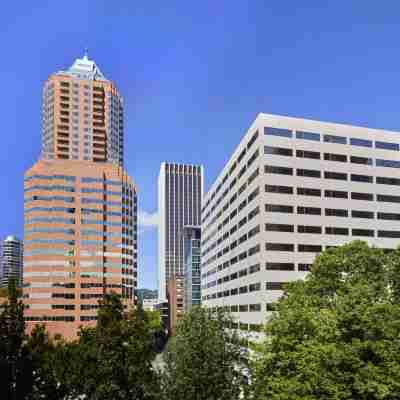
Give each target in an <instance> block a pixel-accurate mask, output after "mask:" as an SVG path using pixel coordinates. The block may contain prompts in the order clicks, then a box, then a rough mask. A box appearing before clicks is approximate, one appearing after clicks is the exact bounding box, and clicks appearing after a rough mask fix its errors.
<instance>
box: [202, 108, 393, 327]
mask: <svg viewBox="0 0 400 400" xmlns="http://www.w3.org/2000/svg"><path fill="white" fill-rule="evenodd" d="M399 143H400V140H399V134H398V133H396V132H390V131H384V130H378V129H369V128H361V127H356V126H349V125H341V124H334V123H324V122H318V121H311V120H305V119H299V118H289V117H282V116H276V115H268V114H260V115H259V116H258V117H257V119H256V120H255V122H254V123H253V124H252V126H251V127H250V129H249V130H248V132H247V133H246V134H245V136H244V137H243V139H242V140H241V142H240V144H239V146H238V147H237V149H236V150H235V152H234V153H233V155H232V157H231V158H230V160H229V161H228V163H227V164H226V165H225V167H224V168H223V170H222V172H221V174H220V175H219V177H218V178H217V179H216V181H215V182H214V184H213V185H212V186H211V188H210V190H209V191H208V193H207V194H206V196H205V198H204V200H203V204H204V206H203V209H202V271H201V272H202V301H203V303H204V304H206V305H207V306H209V307H225V308H226V309H228V310H229V311H231V312H232V313H233V315H234V316H236V318H237V326H238V327H239V328H241V329H243V330H251V331H258V330H259V329H260V327H261V325H262V324H263V323H264V322H265V320H266V318H267V317H268V315H269V313H270V311H271V310H272V309H273V303H274V302H276V301H277V300H278V299H279V297H280V296H281V295H282V293H283V292H282V287H283V285H284V284H285V283H286V282H289V281H293V280H297V279H303V278H304V277H305V275H306V274H307V271H309V269H310V266H311V264H312V263H313V260H314V258H315V257H316V255H317V254H318V253H320V252H321V251H322V250H325V249H327V248H329V247H334V246H339V245H342V244H344V243H346V242H349V241H352V240H356V239H360V240H365V241H366V242H368V243H369V244H370V245H375V246H377V247H380V248H384V249H393V248H395V247H397V246H398V245H399V243H400V229H399V223H398V222H399V220H400V212H399V203H400V177H399V172H400V145H399Z"/></svg>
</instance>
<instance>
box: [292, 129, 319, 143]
mask: <svg viewBox="0 0 400 400" xmlns="http://www.w3.org/2000/svg"><path fill="white" fill-rule="evenodd" d="M296 138H297V139H303V140H314V141H316V142H319V141H320V135H319V133H312V132H302V131H297V132H296Z"/></svg>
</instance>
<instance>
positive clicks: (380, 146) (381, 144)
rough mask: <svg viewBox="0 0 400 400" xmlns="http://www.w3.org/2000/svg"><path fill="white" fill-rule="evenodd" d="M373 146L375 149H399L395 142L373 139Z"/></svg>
mask: <svg viewBox="0 0 400 400" xmlns="http://www.w3.org/2000/svg"><path fill="white" fill-rule="evenodd" d="M375 148H376V149H383V150H395V151H399V145H398V144H397V143H389V142H378V141H375Z"/></svg>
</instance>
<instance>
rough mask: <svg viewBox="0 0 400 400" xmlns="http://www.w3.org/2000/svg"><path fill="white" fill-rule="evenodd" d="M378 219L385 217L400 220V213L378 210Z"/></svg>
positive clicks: (390, 219)
mask: <svg viewBox="0 0 400 400" xmlns="http://www.w3.org/2000/svg"><path fill="white" fill-rule="evenodd" d="M377 217H378V219H385V220H388V221H400V214H397V213H384V212H378V215H377Z"/></svg>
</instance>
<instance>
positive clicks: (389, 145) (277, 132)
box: [264, 127, 400, 151]
mask: <svg viewBox="0 0 400 400" xmlns="http://www.w3.org/2000/svg"><path fill="white" fill-rule="evenodd" d="M264 134H265V135H269V136H281V137H285V138H289V139H293V131H292V130H291V129H282V128H272V127H265V128H264ZM295 137H296V139H302V140H312V141H316V142H320V141H321V135H320V134H319V133H313V132H304V131H296V135H295ZM322 139H323V141H324V142H325V143H336V144H350V145H351V146H358V147H371V148H372V147H373V141H372V140H368V139H360V138H353V137H351V138H347V137H346V136H338V135H327V134H324V135H322ZM375 148H376V149H382V150H394V151H399V149H400V146H399V144H398V143H393V142H382V141H378V140H375Z"/></svg>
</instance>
